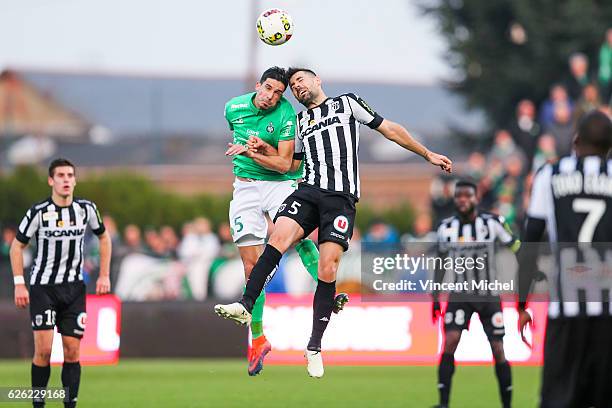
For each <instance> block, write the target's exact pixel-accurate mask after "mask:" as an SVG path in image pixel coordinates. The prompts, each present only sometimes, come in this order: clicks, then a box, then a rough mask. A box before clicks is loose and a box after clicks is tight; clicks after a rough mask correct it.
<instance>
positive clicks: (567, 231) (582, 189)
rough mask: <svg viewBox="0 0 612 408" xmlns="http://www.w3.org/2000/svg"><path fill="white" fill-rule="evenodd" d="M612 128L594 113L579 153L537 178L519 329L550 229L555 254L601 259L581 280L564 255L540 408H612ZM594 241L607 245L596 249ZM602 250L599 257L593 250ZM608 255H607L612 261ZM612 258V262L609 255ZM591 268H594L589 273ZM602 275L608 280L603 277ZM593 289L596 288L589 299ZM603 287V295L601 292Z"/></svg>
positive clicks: (581, 132)
mask: <svg viewBox="0 0 612 408" xmlns="http://www.w3.org/2000/svg"><path fill="white" fill-rule="evenodd" d="M611 147H612V122H611V121H610V118H609V117H608V116H606V115H605V114H604V113H602V112H599V111H594V112H591V113H588V114H586V115H585V116H584V117H583V119H582V120H581V121H580V123H579V125H578V133H577V135H576V138H575V139H574V150H575V154H574V155H571V156H566V157H563V158H561V159H560V160H559V162H558V163H556V164H554V165H553V164H546V165H545V166H544V167H542V168H541V169H540V170H539V171H538V173H537V174H536V176H535V178H534V181H533V187H532V190H531V198H530V203H529V208H528V210H527V220H526V223H525V229H524V232H523V247H522V248H521V251H520V252H519V262H520V266H521V268H520V273H521V275H520V280H519V285H520V288H519V296H520V297H519V303H518V309H519V328H520V330H521V334H522V333H523V330H524V329H525V326H526V325H527V324H529V323H530V322H531V316H530V315H529V313H528V312H527V311H526V310H525V308H526V304H527V303H526V296H527V293H528V292H529V288H530V286H531V282H532V280H533V279H534V276H535V275H536V272H537V268H536V263H535V261H536V258H537V255H538V246H537V245H535V244H531V245H530V243H533V242H538V241H540V240H541V239H542V236H543V235H544V229H545V228H546V229H547V231H548V238H549V241H550V242H551V244H554V245H551V246H552V248H553V250H554V251H553V253H555V252H556V251H558V248H559V247H561V248H564V247H565V248H566V247H568V243H580V244H582V245H581V246H579V245H572V247H573V248H570V249H572V250H574V251H576V252H577V254H578V252H580V253H581V254H582V256H585V257H586V255H585V254H586V253H587V252H588V254H589V256H593V255H596V256H598V258H599V259H597V262H598V263H601V265H606V263H607V265H606V266H605V267H604V268H603V269H604V270H603V271H602V270H600V269H599V268H595V267H594V264H593V262H592V261H590V262H587V261H585V264H583V266H586V267H587V268H586V269H585V268H583V269H584V272H582V273H580V274H579V276H578V277H577V279H576V277H574V276H573V275H574V274H572V272H571V271H570V270H568V269H567V268H565V267H563V264H561V263H560V261H561V258H560V257H559V255H558V253H557V256H556V257H555V258H556V265H555V269H553V271H552V274H551V275H550V277H549V279H548V281H549V296H550V301H549V305H548V319H547V324H546V339H545V343H544V369H543V371H542V388H541V394H540V406H541V407H543V408H548V407H597V408H601V407H609V406H610V403H611V401H612V388H611V387H610V379H611V378H612V303H611V302H610V293H611V290H612V285H611V284H610V277H609V269H608V268H609V256H610V250H609V245H610V243H611V242H612V160H610V159H607V158H606V157H607V156H608V154H609V153H610V148H611ZM589 243H605V244H599V245H598V246H596V247H594V246H593V245H589ZM591 248H592V249H595V251H593V250H591ZM606 253H607V255H606ZM606 256H607V257H606ZM589 269H590V270H591V271H590V272H589ZM600 273H601V275H600ZM585 288H589V291H588V293H589V294H588V295H585V292H586V290H585ZM593 289H595V290H593Z"/></svg>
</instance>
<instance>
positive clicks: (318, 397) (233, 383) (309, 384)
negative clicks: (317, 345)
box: [0, 359, 540, 408]
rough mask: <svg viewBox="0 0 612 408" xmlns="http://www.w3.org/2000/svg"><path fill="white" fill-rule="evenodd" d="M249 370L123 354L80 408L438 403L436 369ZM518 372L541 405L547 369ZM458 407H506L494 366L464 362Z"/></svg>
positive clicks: (5, 372)
mask: <svg viewBox="0 0 612 408" xmlns="http://www.w3.org/2000/svg"><path fill="white" fill-rule="evenodd" d="M246 369H247V366H246V361H242V360H198V359H194V360H168V359H164V360H161V359H159V360H157V359H155V360H131V359H123V360H121V362H120V363H119V365H117V366H108V367H83V374H82V381H81V390H80V393H79V407H82V408H90V407H91V408H102V407H104V408H107V407H113V408H114V407H118V408H132V407H134V408H140V407H143V408H144V407H147V408H151V407H160V408H162V407H163V408H169V407H181V408H188V407H194V408H195V407H214V408H226V407H227V408H230V407H240V408H259V407H261V408H273V407H282V408H286V407H298V408H308V407H313V408H314V407H316V408H320V407H334V408H336V407H338V408H343V407H350V408H361V407H368V408H369V407H385V408H392V407H403V408H404V407H431V406H432V405H434V404H436V403H437V389H436V367H414V366H411V367H407V366H402V367H363V366H359V367H339V366H329V367H326V371H325V376H324V377H323V378H322V379H319V380H315V379H311V378H310V377H308V375H307V374H306V368H305V366H268V367H266V368H265V369H264V371H263V372H262V374H261V375H259V376H257V377H254V378H251V377H249V376H248V375H247V370H246ZM60 371H61V367H58V366H54V367H53V368H52V374H51V380H50V382H49V387H59V386H61V380H60ZM512 374H513V382H514V396H513V406H515V407H521V408H526V407H535V406H536V403H537V394H538V389H539V388H538V387H539V383H540V378H539V375H540V369H539V368H534V367H513V368H512ZM29 384H30V362H29V361H19V360H0V387H7V386H22V387H23V386H28V385H29ZM1 405H2V407H7V408H8V407H16V408H19V407H22V408H23V407H26V406H28V404H25V403H2V404H1ZM451 405H452V407H453V408H460V407H466V408H478V407H483V408H491V407H499V406H500V405H501V404H500V402H499V397H498V391H497V381H496V378H495V374H494V368H493V366H492V365H490V366H458V367H457V370H456V371H455V376H454V379H453V386H452V394H451ZM30 406H31V405H30ZM47 406H49V407H56V406H57V407H61V406H62V404H60V403H57V402H54V403H51V402H50V403H47Z"/></svg>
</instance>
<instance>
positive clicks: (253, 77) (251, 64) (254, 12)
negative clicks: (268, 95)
mask: <svg viewBox="0 0 612 408" xmlns="http://www.w3.org/2000/svg"><path fill="white" fill-rule="evenodd" d="M249 4H250V5H251V7H250V9H249V24H247V26H248V29H247V32H248V35H249V42H250V46H249V51H248V52H249V54H248V57H247V73H246V78H245V84H244V85H245V86H244V88H245V90H246V92H250V91H252V90H253V87H254V86H255V82H256V81H257V46H258V45H259V38H258V37H257V30H255V21H256V20H257V17H258V15H259V0H251V1H250V2H249Z"/></svg>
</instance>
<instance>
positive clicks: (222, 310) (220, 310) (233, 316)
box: [215, 302, 251, 326]
mask: <svg viewBox="0 0 612 408" xmlns="http://www.w3.org/2000/svg"><path fill="white" fill-rule="evenodd" d="M215 313H217V314H218V315H219V316H221V317H223V318H224V319H228V320H233V321H235V322H236V323H237V324H240V325H242V326H245V325H249V324H251V314H250V313H249V312H248V311H247V310H246V309H245V307H244V306H243V305H242V303H240V302H236V303H230V304H229V305H215Z"/></svg>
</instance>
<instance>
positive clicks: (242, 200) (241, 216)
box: [229, 179, 297, 246]
mask: <svg viewBox="0 0 612 408" xmlns="http://www.w3.org/2000/svg"><path fill="white" fill-rule="evenodd" d="M296 189H297V180H286V181H263V180H255V181H242V180H238V179H235V180H234V194H233V196H232V201H231V202H230V207H229V220H230V226H231V231H232V238H233V240H234V242H235V243H236V245H237V246H251V245H262V244H264V243H265V240H266V237H267V235H268V220H267V219H266V214H267V215H268V216H269V217H270V219H271V220H273V219H274V217H275V216H276V213H277V211H278V208H279V207H280V206H281V204H282V203H283V202H284V201H285V199H286V198H287V197H288V196H289V195H290V194H291V193H293V192H294V191H295V190H296Z"/></svg>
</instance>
